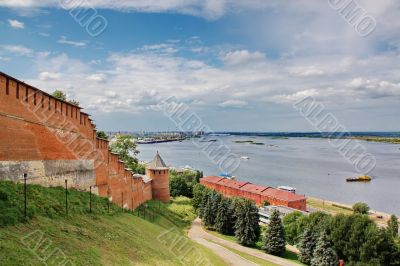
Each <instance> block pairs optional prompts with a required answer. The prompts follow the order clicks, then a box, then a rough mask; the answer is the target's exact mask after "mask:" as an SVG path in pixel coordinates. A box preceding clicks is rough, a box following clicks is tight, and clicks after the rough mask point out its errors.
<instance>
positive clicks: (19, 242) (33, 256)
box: [0, 181, 225, 265]
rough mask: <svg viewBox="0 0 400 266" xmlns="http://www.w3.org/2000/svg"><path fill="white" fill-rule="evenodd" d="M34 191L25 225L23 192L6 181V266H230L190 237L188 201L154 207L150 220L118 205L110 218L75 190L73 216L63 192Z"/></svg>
mask: <svg viewBox="0 0 400 266" xmlns="http://www.w3.org/2000/svg"><path fill="white" fill-rule="evenodd" d="M28 192H29V212H30V219H29V220H28V221H24V218H23V187H22V186H21V185H18V184H14V183H11V182H1V181H0V221H2V223H3V224H4V223H7V221H8V224H9V225H2V226H1V225H0V261H1V265H41V264H43V262H46V263H47V264H48V265H58V263H60V261H63V262H64V263H66V264H65V265H194V264H196V262H198V261H199V260H203V261H204V262H206V261H209V262H210V263H211V264H212V265H225V264H224V262H223V261H222V260H220V258H219V257H217V256H216V255H215V254H214V253H212V252H211V251H209V250H208V249H205V248H203V247H202V246H200V245H198V244H196V243H194V242H192V241H191V240H189V239H188V238H187V237H186V231H187V229H188V227H189V225H190V223H191V221H192V220H193V219H194V218H195V216H196V215H195V214H194V211H193V209H192V207H191V204H190V200H189V199H187V198H177V199H174V200H173V201H172V202H171V203H170V204H159V203H158V202H154V201H153V202H149V204H148V208H147V211H146V218H147V220H146V219H143V218H141V217H143V211H141V212H140V213H139V212H135V213H130V212H123V211H121V209H120V208H119V207H118V206H116V205H113V204H111V206H110V213H108V211H107V203H106V201H105V200H104V199H103V198H100V197H97V196H93V198H92V200H93V205H92V206H93V212H92V213H89V210H88V209H89V207H88V206H89V194H88V193H84V192H78V191H75V190H70V191H69V195H68V196H69V206H70V208H69V215H68V217H67V216H66V215H65V209H64V205H63V203H64V201H65V191H64V190H63V189H62V188H43V187H40V186H28ZM139 214H140V215H141V217H139V216H138V215H139ZM4 221H6V222H4Z"/></svg>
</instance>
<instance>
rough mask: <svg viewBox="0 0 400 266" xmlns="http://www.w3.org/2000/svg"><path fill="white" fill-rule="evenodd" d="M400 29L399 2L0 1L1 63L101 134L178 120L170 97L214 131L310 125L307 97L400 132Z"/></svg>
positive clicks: (349, 123) (352, 122) (370, 127)
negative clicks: (58, 98)
mask: <svg viewBox="0 0 400 266" xmlns="http://www.w3.org/2000/svg"><path fill="white" fill-rule="evenodd" d="M345 7H347V8H348V9H345ZM353 8H355V9H354V10H358V12H360V13H354V14H352V13H347V11H349V10H350V11H351V9H353ZM354 10H353V11H354ZM85 15H87V16H85ZM353 15H354V17H353ZM363 23H364V24H363ZM368 23H370V24H368ZM371 25H372V26H371ZM399 33H400V2H399V1H397V0H380V1H376V0H358V1H354V0H296V1H294V0H281V1H272V0H236V1H234V0H163V1H160V0H148V1H144V0H140V1H139V0H130V1H128V0H113V1H106V0H55V1H54V0H35V1H33V0H0V71H2V72H5V73H7V74H9V75H11V76H14V77H16V78H18V79H20V80H24V81H25V82H27V83H29V84H31V85H33V86H36V87H38V88H40V89H42V90H44V91H46V92H49V93H51V92H53V91H54V90H56V89H61V90H63V91H64V92H66V93H67V95H68V98H69V99H76V100H78V101H79V102H80V105H81V106H82V107H83V108H84V109H85V111H86V112H88V113H90V114H91V115H92V118H93V119H94V121H95V123H96V124H97V128H98V129H100V130H106V131H163V130H175V129H177V125H175V124H174V122H173V121H171V120H170V119H169V118H168V116H166V115H165V114H164V113H163V112H162V111H161V109H162V104H161V103H162V102H163V100H164V99H166V98H169V97H171V96H173V97H174V99H175V100H176V101H177V102H179V103H182V104H184V105H185V106H187V107H188V108H189V110H190V111H191V112H193V113H194V114H196V115H197V116H198V117H200V118H201V120H202V122H203V124H204V125H205V126H206V127H207V128H210V129H211V130H214V131H268V132H277V131H279V132H281V131H285V132H286V131H296V132H299V131H313V132H314V131H317V128H315V127H314V126H313V125H312V124H310V123H309V122H308V121H307V119H305V118H304V117H303V116H302V115H301V114H300V113H299V112H298V111H297V110H296V109H295V108H294V107H293V105H294V104H295V103H296V102H298V101H300V100H301V99H303V98H305V97H313V98H314V99H315V101H316V102H318V103H321V104H322V105H323V106H324V110H326V112H329V113H332V114H333V115H334V116H335V117H336V118H337V120H338V121H339V123H340V124H341V125H343V126H345V128H347V129H348V130H350V131H399V130H400V128H399V114H400V71H399V69H400V68H399V67H400V60H399V59H400V56H399V52H400V34H399ZM178 129H179V128H178Z"/></svg>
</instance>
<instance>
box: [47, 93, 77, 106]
mask: <svg viewBox="0 0 400 266" xmlns="http://www.w3.org/2000/svg"><path fill="white" fill-rule="evenodd" d="M51 95H52V96H53V97H54V98H57V99H59V100H61V101H64V102H69V103H70V104H73V105H76V106H79V102H78V101H77V100H74V99H72V100H67V95H66V94H65V93H64V92H63V91H61V90H55V91H54V92H53V93H52V94H51Z"/></svg>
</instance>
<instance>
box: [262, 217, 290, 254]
mask: <svg viewBox="0 0 400 266" xmlns="http://www.w3.org/2000/svg"><path fill="white" fill-rule="evenodd" d="M285 246H286V240H285V230H284V228H283V224H282V220H281V218H280V217H279V211H278V210H273V212H272V213H271V216H270V219H269V224H268V227H267V229H266V230H265V236H264V248H265V251H266V252H267V253H269V254H274V255H281V254H282V253H283V252H285Z"/></svg>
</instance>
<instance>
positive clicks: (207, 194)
mask: <svg viewBox="0 0 400 266" xmlns="http://www.w3.org/2000/svg"><path fill="white" fill-rule="evenodd" d="M210 195H211V191H209V190H207V191H206V192H205V193H204V195H203V198H202V200H201V205H200V210H199V216H200V218H201V219H203V218H204V212H205V210H206V207H207V204H208V200H209V198H210Z"/></svg>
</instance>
